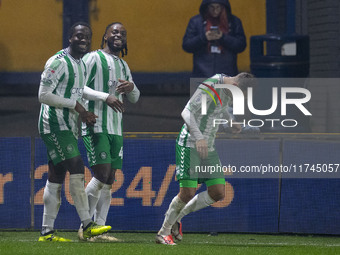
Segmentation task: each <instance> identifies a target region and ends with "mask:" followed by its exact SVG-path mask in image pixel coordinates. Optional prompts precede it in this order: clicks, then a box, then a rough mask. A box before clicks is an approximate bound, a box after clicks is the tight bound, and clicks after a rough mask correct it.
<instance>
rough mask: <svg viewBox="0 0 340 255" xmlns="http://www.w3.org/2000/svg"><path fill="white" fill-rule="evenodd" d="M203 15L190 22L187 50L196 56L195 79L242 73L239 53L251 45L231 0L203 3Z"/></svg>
mask: <svg viewBox="0 0 340 255" xmlns="http://www.w3.org/2000/svg"><path fill="white" fill-rule="evenodd" d="M199 11H200V14H198V15H196V16H194V17H192V18H191V19H190V21H189V24H188V27H187V29H186V32H185V35H184V38H183V45H182V46H183V49H184V50H185V51H186V52H189V53H193V54H194V59H193V62H194V67H193V74H192V75H193V77H202V78H207V77H211V76H212V75H214V74H216V73H225V74H227V75H230V76H235V75H237V74H238V69H237V54H238V53H241V52H242V51H244V49H245V48H246V46H247V43H246V37H245V35H244V31H243V27H242V22H241V20H240V19H239V18H238V17H236V16H234V15H232V13H231V7H230V3H229V1H228V0H203V1H202V3H201V6H200V9H199Z"/></svg>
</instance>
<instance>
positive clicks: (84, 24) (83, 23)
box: [68, 21, 92, 39]
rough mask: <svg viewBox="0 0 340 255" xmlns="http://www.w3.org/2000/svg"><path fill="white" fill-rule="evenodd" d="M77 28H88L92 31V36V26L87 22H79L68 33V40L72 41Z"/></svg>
mask: <svg viewBox="0 0 340 255" xmlns="http://www.w3.org/2000/svg"><path fill="white" fill-rule="evenodd" d="M76 26H84V27H88V28H89V29H90V33H91V35H92V29H91V26H90V25H89V24H88V23H86V22H83V21H79V22H76V23H74V24H73V25H72V27H71V28H70V30H69V31H68V39H70V38H71V37H72V36H73V33H74V30H75V28H76Z"/></svg>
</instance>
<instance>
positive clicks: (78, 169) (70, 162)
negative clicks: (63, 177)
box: [64, 155, 85, 174]
mask: <svg viewBox="0 0 340 255" xmlns="http://www.w3.org/2000/svg"><path fill="white" fill-rule="evenodd" d="M64 166H65V167H66V169H68V171H69V172H70V174H84V169H85V167H84V162H83V160H82V159H81V157H80V155H79V156H77V157H74V158H70V159H67V160H65V161H64Z"/></svg>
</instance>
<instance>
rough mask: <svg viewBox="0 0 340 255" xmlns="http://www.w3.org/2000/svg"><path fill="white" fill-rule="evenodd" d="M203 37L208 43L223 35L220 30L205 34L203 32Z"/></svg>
mask: <svg viewBox="0 0 340 255" xmlns="http://www.w3.org/2000/svg"><path fill="white" fill-rule="evenodd" d="M205 36H206V37H207V40H208V41H216V40H219V39H221V37H222V36H223V33H222V31H220V30H219V31H218V32H215V31H210V30H208V31H207V32H205Z"/></svg>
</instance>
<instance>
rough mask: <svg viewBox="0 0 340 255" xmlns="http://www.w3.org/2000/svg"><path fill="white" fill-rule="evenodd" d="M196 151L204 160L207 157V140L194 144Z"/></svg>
mask: <svg viewBox="0 0 340 255" xmlns="http://www.w3.org/2000/svg"><path fill="white" fill-rule="evenodd" d="M196 150H197V152H198V154H199V155H200V157H201V159H206V158H207V157H208V143H207V140H205V139H202V140H198V141H197V142H196Z"/></svg>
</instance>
